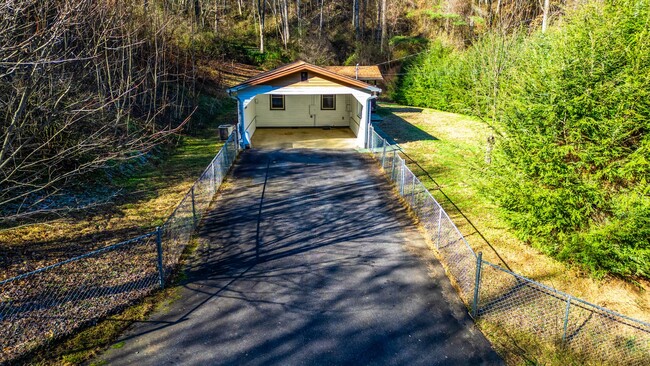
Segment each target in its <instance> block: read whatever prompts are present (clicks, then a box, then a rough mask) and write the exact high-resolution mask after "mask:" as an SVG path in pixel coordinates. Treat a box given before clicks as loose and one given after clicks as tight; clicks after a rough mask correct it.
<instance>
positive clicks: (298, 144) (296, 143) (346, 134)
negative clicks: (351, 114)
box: [252, 127, 357, 149]
mask: <svg viewBox="0 0 650 366" xmlns="http://www.w3.org/2000/svg"><path fill="white" fill-rule="evenodd" d="M252 147H253V148H255V149H291V148H308V149H309V148H321V149H355V148H357V138H356V136H354V133H353V132H352V130H350V129H349V128H348V127H332V128H323V127H310V128H258V129H256V130H255V133H254V134H253V141H252Z"/></svg>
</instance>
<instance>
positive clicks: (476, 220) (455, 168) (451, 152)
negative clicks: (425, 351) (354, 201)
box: [378, 104, 650, 364]
mask: <svg viewBox="0 0 650 366" xmlns="http://www.w3.org/2000/svg"><path fill="white" fill-rule="evenodd" d="M378 114H380V115H381V116H382V117H383V121H382V122H380V123H379V124H378V127H379V128H380V129H381V130H382V131H383V132H384V133H385V134H386V135H388V136H390V137H391V138H392V139H393V140H394V141H395V142H396V143H398V144H399V145H400V146H401V147H402V149H403V151H404V152H405V153H406V154H407V155H408V156H409V157H410V158H412V159H413V160H414V161H415V162H417V164H416V163H414V162H413V161H411V162H409V168H410V169H411V170H412V171H413V172H414V173H415V174H416V175H417V176H418V178H419V179H420V180H421V181H422V183H423V184H424V185H425V186H426V187H427V188H428V189H429V190H430V191H431V193H432V194H433V195H434V197H435V198H436V199H437V200H438V201H439V202H440V203H441V204H442V206H443V207H444V208H445V210H446V211H447V212H448V213H449V215H450V217H451V218H452V220H453V221H454V222H455V223H456V225H457V226H458V228H459V229H460V231H461V233H463V235H464V236H465V237H466V238H467V240H468V242H469V243H470V245H471V246H472V248H473V249H474V250H475V251H477V252H479V251H482V252H483V255H484V259H487V260H488V261H490V262H492V263H495V264H500V265H504V266H508V267H510V268H512V270H513V271H515V272H517V273H520V274H523V275H524V276H526V277H529V278H532V279H534V280H536V281H539V282H541V283H544V284H546V285H548V286H550V287H552V288H556V289H558V290H560V291H564V292H567V293H570V294H572V295H574V296H577V297H580V298H582V299H585V300H587V301H589V302H592V303H595V304H597V305H600V306H604V307H607V308H609V309H612V310H614V311H617V312H620V313H623V314H625V315H628V316H631V317H634V318H637V319H640V320H644V321H646V322H647V321H649V320H650V318H649V317H650V296H649V293H648V291H647V289H649V288H650V284H649V283H647V282H639V283H630V282H625V281H623V280H621V279H618V278H604V279H595V278H593V277H591V276H589V275H588V274H587V273H584V272H582V271H581V270H580V269H579V268H575V267H570V266H568V265H566V264H564V263H561V262H558V261H556V260H554V259H552V258H549V257H547V256H546V255H544V254H543V253H541V252H539V251H538V250H536V249H534V248H532V247H531V246H529V245H527V244H526V243H524V242H522V241H520V240H518V239H517V238H516V237H515V235H514V232H513V231H512V230H511V229H510V228H509V227H508V226H507V225H506V223H505V222H504V221H503V220H502V216H501V215H500V211H499V208H498V207H497V206H496V205H494V204H493V203H492V202H491V201H490V200H489V198H487V196H486V195H483V194H482V187H484V186H485V184H486V180H487V176H485V175H483V173H482V170H483V167H484V166H485V164H486V162H485V157H486V151H487V145H488V144H487V138H488V136H490V130H489V128H488V127H487V126H486V125H484V124H483V123H481V122H480V121H478V120H476V119H474V118H471V117H467V116H462V115H458V114H453V113H445V112H439V111H435V110H432V109H426V108H413V107H404V106H400V105H394V104H380V108H379V110H378ZM427 173H428V175H430V176H431V177H433V179H435V181H436V182H437V183H438V184H436V183H434V182H433V181H432V180H431V179H430V178H429V177H428V175H427ZM441 190H442V191H443V192H444V193H445V194H442V192H441ZM445 195H446V196H445ZM447 197H448V198H449V199H447ZM450 201H453V203H454V204H455V205H453V204H451V202H450ZM456 207H457V208H458V209H456ZM461 212H462V214H461ZM465 217H467V219H469V220H470V221H471V222H472V223H473V224H474V226H475V227H476V228H478V230H479V231H480V233H481V234H482V236H483V237H484V238H485V240H484V239H483V237H482V236H481V235H479V233H478V232H477V231H476V230H475V229H474V227H472V225H470V224H469V222H468V220H466V219H465ZM488 243H489V244H488ZM487 335H488V336H489V337H490V339H491V341H492V342H493V344H495V346H496V347H497V348H499V350H500V351H502V352H503V353H504V354H505V355H506V357H508V355H509V354H511V355H514V356H515V359H516V360H519V361H522V360H524V362H526V361H525V359H526V355H523V356H522V355H521V352H522V351H521V350H518V349H515V348H506V347H500V346H499V344H498V343H495V342H496V341H497V340H498V339H501V340H503V339H504V337H506V336H503V334H501V335H499V337H500V338H496V335H493V334H490V333H489V331H488V334H487ZM506 338H507V337H506ZM502 343H504V344H505V343H506V342H505V341H504V342H502ZM555 351H557V350H552V351H548V352H541V351H540V353H538V354H532V355H528V356H529V357H531V359H533V360H535V361H534V362H540V361H539V360H545V361H544V362H546V361H548V362H550V363H551V364H562V362H563V361H562V360H565V361H566V360H567V357H570V356H566V357H564V356H562V357H559V356H558V358H557V360H553V359H549V358H547V356H548V355H550V354H552V353H553V352H555ZM519 361H517V362H519ZM517 362H515V363H517ZM571 362H573V361H571Z"/></svg>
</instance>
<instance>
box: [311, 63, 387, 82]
mask: <svg viewBox="0 0 650 366" xmlns="http://www.w3.org/2000/svg"><path fill="white" fill-rule="evenodd" d="M324 68H325V69H327V70H330V71H332V72H335V73H337V74H339V75H345V76H347V77H351V78H353V79H354V78H355V77H356V73H357V67H356V66H325V67H324ZM359 80H384V78H383V77H382V75H381V71H379V67H378V66H375V65H373V66H359Z"/></svg>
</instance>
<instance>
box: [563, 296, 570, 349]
mask: <svg viewBox="0 0 650 366" xmlns="http://www.w3.org/2000/svg"><path fill="white" fill-rule="evenodd" d="M569 310H571V295H568V296H567V298H566V312H565V314H564V331H563V333H562V342H563V343H566V331H567V329H568V327H569Z"/></svg>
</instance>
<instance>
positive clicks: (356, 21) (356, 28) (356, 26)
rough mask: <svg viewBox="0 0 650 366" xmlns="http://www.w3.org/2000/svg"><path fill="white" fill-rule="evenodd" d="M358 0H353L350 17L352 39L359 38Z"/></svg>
mask: <svg viewBox="0 0 650 366" xmlns="http://www.w3.org/2000/svg"><path fill="white" fill-rule="evenodd" d="M359 1H360V0H354V14H353V17H352V23H353V25H354V39H356V40H359Z"/></svg>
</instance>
